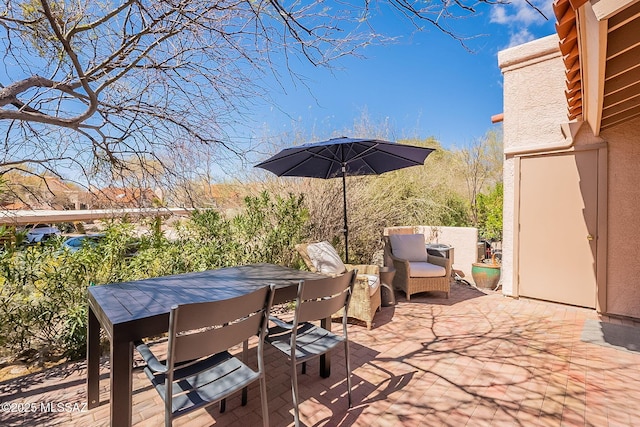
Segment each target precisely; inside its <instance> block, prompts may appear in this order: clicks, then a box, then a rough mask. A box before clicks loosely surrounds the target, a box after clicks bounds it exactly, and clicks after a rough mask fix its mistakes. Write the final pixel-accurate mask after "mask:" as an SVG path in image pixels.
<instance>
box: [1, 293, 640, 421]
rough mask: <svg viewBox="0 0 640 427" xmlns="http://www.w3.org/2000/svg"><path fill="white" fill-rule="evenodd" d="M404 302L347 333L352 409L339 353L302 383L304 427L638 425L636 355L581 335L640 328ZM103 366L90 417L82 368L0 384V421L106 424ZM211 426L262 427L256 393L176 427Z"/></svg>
mask: <svg viewBox="0 0 640 427" xmlns="http://www.w3.org/2000/svg"><path fill="white" fill-rule="evenodd" d="M397 297H398V304H397V305H396V306H395V307H383V308H382V311H381V312H379V313H378V314H377V315H376V318H375V326H374V328H373V329H372V330H371V331H367V330H366V328H364V327H362V326H360V325H350V326H349V333H350V339H351V344H352V345H351V356H352V368H353V397H354V404H353V407H352V408H347V399H346V382H345V378H344V356H343V353H342V351H340V350H337V351H336V352H335V353H334V356H333V357H332V375H331V377H330V378H326V379H323V378H321V377H320V376H319V375H318V363H317V361H314V362H310V363H309V366H308V369H307V374H306V375H301V376H299V377H298V378H299V383H300V398H301V401H302V403H301V405H300V411H301V419H302V423H303V425H306V426H351V425H354V426H456V427H457V426H464V425H468V426H484V425H486V426H578V425H580V426H638V425H640V404H639V402H640V368H639V367H640V353H638V352H634V351H628V350H625V349H620V348H613V347H611V346H602V345H597V344H591V343H586V342H583V341H581V339H580V338H581V333H582V329H583V325H584V322H585V320H587V319H595V320H601V321H606V322H612V323H619V324H627V325H629V326H634V327H638V332H639V333H640V325H636V324H634V322H632V321H621V320H617V319H610V318H608V317H601V316H598V314H597V313H595V312H594V311H593V310H586V309H581V308H575V307H568V306H563V305H558V304H551V303H543V302H536V301H530V300H523V299H520V300H516V299H512V298H508V297H504V296H502V295H501V294H499V293H493V292H481V291H479V290H477V289H475V288H471V287H468V286H466V285H461V284H454V285H453V289H452V294H451V298H450V299H448V300H447V299H445V298H444V297H442V296H441V295H439V294H437V293H434V294H428V293H427V294H421V295H417V296H415V297H414V298H412V299H411V302H407V301H406V300H405V299H404V295H403V294H401V293H400V294H398V295H397ZM334 327H337V325H335V324H334ZM158 345H162V343H161V344H158ZM266 349H267V351H266V354H265V360H266V362H267V364H268V367H267V386H268V394H269V412H270V421H271V425H272V426H289V425H292V424H293V415H292V409H291V405H292V403H291V392H290V374H289V371H288V365H287V363H286V360H285V359H283V358H282V357H281V356H280V354H278V353H276V352H275V351H274V350H273V349H271V348H269V347H268V346H267V347H266ZM108 368H109V367H108V359H107V358H105V360H104V363H103V366H102V373H103V375H102V379H101V382H100V390H101V405H100V406H99V407H98V408H95V409H92V410H90V411H86V410H84V408H83V405H84V402H85V400H86V390H85V379H86V369H85V366H84V363H82V362H79V363H74V364H67V365H64V366H61V367H57V368H54V369H49V370H47V371H44V372H41V373H37V374H32V375H29V376H25V377H21V378H18V379H14V380H11V381H7V382H4V383H0V402H1V403H2V407H1V409H2V411H1V412H0V425H2V426H7V425H11V426H19V425H25V426H35V425H46V426H54V425H56V426H90V425H91V426H106V425H109V378H108V372H109V370H108ZM133 387H134V395H133V422H134V425H136V426H158V425H161V424H162V422H163V406H162V404H161V400H160V398H159V396H158V395H157V393H156V391H155V390H154V389H152V388H151V386H150V384H149V382H148V380H147V379H146V377H145V376H144V374H143V373H142V371H141V369H140V368H137V369H135V370H134V379H133ZM12 404H13V405H12ZM58 404H62V405H65V404H66V405H67V406H66V407H58ZM26 408H31V409H33V411H32V412H24V410H25V409H26ZM20 411H22V412H20ZM214 424H215V425H216V426H229V425H234V426H254V425H260V424H261V411H260V399H259V391H258V389H257V387H255V386H254V387H252V388H251V389H250V390H249V403H248V405H247V406H244V407H242V406H240V398H239V396H232V397H231V398H230V399H229V400H228V402H227V410H226V412H224V413H222V414H221V413H220V412H219V411H218V407H217V405H214V406H212V407H210V408H209V409H202V410H199V411H196V412H194V413H193V414H191V415H189V416H186V417H183V418H181V419H178V420H177V422H176V423H175V425H189V426H208V425H214Z"/></svg>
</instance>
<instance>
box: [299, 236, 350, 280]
mask: <svg viewBox="0 0 640 427" xmlns="http://www.w3.org/2000/svg"><path fill="white" fill-rule="evenodd" d="M307 254H309V258H311V262H312V263H313V265H314V267H315V268H316V270H318V272H319V273H323V274H330V275H337V274H342V273H344V272H345V271H346V269H347V267H345V265H344V263H343V262H342V260H341V259H340V256H339V255H338V252H336V249H335V248H334V247H333V246H331V243H329V242H319V243H311V244H310V245H308V246H307Z"/></svg>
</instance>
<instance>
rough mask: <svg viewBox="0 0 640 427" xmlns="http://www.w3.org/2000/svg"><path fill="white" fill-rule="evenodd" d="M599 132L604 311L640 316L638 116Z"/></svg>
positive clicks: (639, 132)
mask: <svg viewBox="0 0 640 427" xmlns="http://www.w3.org/2000/svg"><path fill="white" fill-rule="evenodd" d="M601 136H602V138H603V139H604V140H605V141H607V146H608V157H609V173H608V176H607V178H608V181H607V183H608V194H607V196H608V211H609V214H608V229H607V233H608V239H607V240H608V241H607V312H608V313H609V314H616V315H620V316H627V317H634V318H640V282H639V280H640V262H639V261H638V252H639V251H638V248H639V247H640V189H638V185H639V183H640V167H639V165H640V118H637V119H634V120H632V121H629V122H626V123H624V124H622V125H619V126H616V127H613V128H611V129H609V130H606V131H603V132H602V134H601Z"/></svg>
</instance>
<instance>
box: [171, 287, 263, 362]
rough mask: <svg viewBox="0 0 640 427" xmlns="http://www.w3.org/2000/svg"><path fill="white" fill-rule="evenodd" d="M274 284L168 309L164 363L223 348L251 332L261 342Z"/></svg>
mask: <svg viewBox="0 0 640 427" xmlns="http://www.w3.org/2000/svg"><path fill="white" fill-rule="evenodd" d="M274 291H275V286H274V285H270V286H265V287H262V288H260V289H258V290H256V291H254V292H251V293H249V294H245V295H242V296H239V297H235V298H231V299H225V300H221V301H211V302H202V303H192V304H185V305H178V306H174V307H172V308H171V314H170V317H169V343H168V344H169V351H168V355H167V366H168V367H169V368H170V369H171V367H172V366H173V365H174V364H176V363H179V362H183V361H187V360H194V359H198V358H201V357H205V356H209V355H212V354H216V353H219V352H221V351H225V350H227V349H229V348H230V347H232V346H234V345H236V344H239V343H241V342H243V341H244V340H246V339H248V338H249V337H251V336H253V335H258V336H259V337H260V342H262V341H263V339H264V335H265V333H266V329H267V324H268V319H269V310H270V309H271V304H272V302H273V294H274Z"/></svg>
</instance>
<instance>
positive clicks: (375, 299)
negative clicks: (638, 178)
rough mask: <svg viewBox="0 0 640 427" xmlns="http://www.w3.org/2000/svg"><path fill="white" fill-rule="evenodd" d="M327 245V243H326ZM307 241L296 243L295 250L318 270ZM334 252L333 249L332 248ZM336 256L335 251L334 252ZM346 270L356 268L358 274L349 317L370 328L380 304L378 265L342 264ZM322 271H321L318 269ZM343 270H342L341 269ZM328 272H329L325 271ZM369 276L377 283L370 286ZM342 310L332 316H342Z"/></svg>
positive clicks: (308, 264) (310, 268)
mask: <svg viewBox="0 0 640 427" xmlns="http://www.w3.org/2000/svg"><path fill="white" fill-rule="evenodd" d="M326 244H327V245H329V243H328V242H327V243H326ZM308 247H309V243H302V244H299V245H296V250H297V251H298V252H299V253H300V256H301V257H302V260H303V261H304V263H305V264H306V265H307V268H309V270H311V271H313V272H318V268H317V267H316V264H314V262H313V261H312V260H311V257H310V255H309V252H308V250H307V249H308ZM333 251H334V252H335V249H333ZM336 256H337V253H336ZM343 265H344V267H345V268H346V270H347V271H351V270H353V269H358V275H357V276H356V282H355V284H354V286H353V294H352V295H351V301H350V303H349V309H348V310H349V317H351V318H354V319H358V320H361V321H363V322H365V323H366V324H367V329H369V330H370V329H371V324H372V322H373V317H374V316H375V314H376V311H378V310H380V307H381V306H382V300H381V298H380V280H379V267H378V266H377V265H364V264H362V265H353V264H343ZM320 272H322V271H320ZM343 272H344V271H343ZM343 272H336V273H335V274H341V273H343ZM327 274H329V273H327ZM369 276H378V281H377V283H375V284H374V286H373V287H372V286H371V285H370V281H369ZM342 311H343V310H340V311H339V312H337V313H336V314H334V315H333V318H342Z"/></svg>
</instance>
